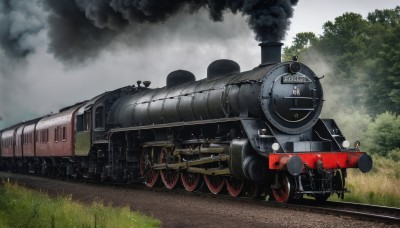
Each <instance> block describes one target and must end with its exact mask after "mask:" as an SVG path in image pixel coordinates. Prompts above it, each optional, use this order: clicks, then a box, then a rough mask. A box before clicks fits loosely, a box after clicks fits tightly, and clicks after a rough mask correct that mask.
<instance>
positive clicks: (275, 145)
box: [272, 143, 281, 151]
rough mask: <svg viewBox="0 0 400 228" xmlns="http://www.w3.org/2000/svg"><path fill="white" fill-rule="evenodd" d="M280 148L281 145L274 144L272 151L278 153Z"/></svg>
mask: <svg viewBox="0 0 400 228" xmlns="http://www.w3.org/2000/svg"><path fill="white" fill-rule="evenodd" d="M280 147H281V146H279V143H273V144H272V150H273V151H278V150H279V148H280Z"/></svg>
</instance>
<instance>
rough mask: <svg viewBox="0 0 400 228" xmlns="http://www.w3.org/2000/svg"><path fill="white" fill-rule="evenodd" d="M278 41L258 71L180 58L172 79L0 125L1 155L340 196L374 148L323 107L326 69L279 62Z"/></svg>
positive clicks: (26, 164)
mask: <svg viewBox="0 0 400 228" xmlns="http://www.w3.org/2000/svg"><path fill="white" fill-rule="evenodd" d="M281 45H282V44H280V43H262V44H260V46H261V49H262V63H261V65H259V66H257V67H256V68H254V69H253V70H251V71H247V72H240V67H239V65H238V64H237V63H236V62H234V61H231V60H217V61H214V62H213V63H211V64H210V65H209V67H208V69H207V78H205V79H202V80H199V81H196V78H195V76H194V75H193V74H192V73H190V72H188V71H184V70H177V71H174V72H172V73H170V74H169V75H168V77H167V83H166V86H165V87H163V88H158V89H150V88H149V85H150V82H148V81H145V82H143V85H142V83H141V82H138V84H137V85H136V86H128V87H124V88H121V89H117V90H115V91H112V92H107V93H104V94H101V95H99V96H97V97H95V98H93V99H92V100H89V101H84V102H81V103H79V104H76V105H73V106H71V107H66V108H64V109H62V110H60V113H58V114H55V115H51V116H47V117H43V118H38V119H36V120H32V121H29V122H24V123H20V124H17V125H15V126H13V127H10V128H8V129H5V130H2V131H1V133H2V141H1V142H2V145H1V149H2V150H1V163H0V164H1V167H2V168H3V169H9V170H10V169H11V170H16V171H22V172H34V173H41V174H48V175H59V176H73V177H77V176H80V177H83V178H101V179H103V180H106V179H110V180H113V181H121V182H129V183H131V182H144V183H145V184H146V185H147V186H148V187H154V186H156V185H158V184H160V183H163V184H164V186H165V187H167V188H169V189H172V188H175V187H176V186H178V185H180V183H182V185H183V186H184V188H185V189H186V190H187V191H195V190H196V189H198V188H199V186H200V185H201V183H202V182H203V181H204V183H205V184H206V185H207V187H208V189H209V190H210V191H211V192H212V193H214V194H218V193H220V192H221V191H223V190H224V189H225V186H226V189H227V191H228V192H229V194H231V195H232V196H238V195H240V194H248V195H252V196H260V195H262V194H269V193H271V194H272V195H273V196H274V198H275V199H276V200H277V201H278V202H282V203H283V202H287V201H288V200H291V199H294V198H300V197H302V196H303V195H304V194H306V195H310V196H313V197H315V198H316V199H317V200H319V201H325V200H326V199H327V198H328V197H329V196H330V195H331V194H333V193H337V194H338V195H339V196H341V197H343V194H344V192H345V191H346V188H345V178H346V169H347V168H356V167H358V168H359V169H360V170H361V171H362V172H368V171H369V170H370V169H371V168H372V159H371V157H370V156H368V155H367V154H365V153H363V152H360V150H359V143H358V142H357V143H356V144H355V146H354V148H352V149H350V148H349V147H350V143H349V142H348V141H347V140H345V138H344V136H343V135H342V134H341V132H340V130H339V128H338V126H337V125H336V123H335V121H334V120H332V119H320V118H319V115H320V113H321V110H322V105H323V90H322V87H321V83H320V78H319V77H317V76H316V75H315V73H314V72H313V71H312V70H311V69H310V68H309V67H307V66H306V65H304V64H302V63H300V62H298V61H297V60H296V59H294V60H293V61H289V62H281ZM53 133H54V134H53ZM18 137H20V138H22V139H19V138H18ZM61 143H65V145H66V146H63V147H62V146H60V144H61Z"/></svg>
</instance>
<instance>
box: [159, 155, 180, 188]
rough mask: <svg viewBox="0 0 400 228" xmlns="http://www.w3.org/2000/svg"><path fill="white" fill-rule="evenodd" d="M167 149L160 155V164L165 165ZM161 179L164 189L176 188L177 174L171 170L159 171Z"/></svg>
mask: <svg viewBox="0 0 400 228" xmlns="http://www.w3.org/2000/svg"><path fill="white" fill-rule="evenodd" d="M167 153H168V151H167V149H166V148H163V149H162V150H161V154H160V163H166V160H167V159H166V157H167ZM161 179H162V182H163V183H164V185H165V187H166V188H168V189H173V188H175V187H176V185H177V184H178V181H179V172H178V171H177V170H173V169H163V170H161Z"/></svg>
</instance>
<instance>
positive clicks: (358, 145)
mask: <svg viewBox="0 0 400 228" xmlns="http://www.w3.org/2000/svg"><path fill="white" fill-rule="evenodd" d="M360 146H361V142H360V141H356V142H355V143H354V148H356V149H358V148H360Z"/></svg>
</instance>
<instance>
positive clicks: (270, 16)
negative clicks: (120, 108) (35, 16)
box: [43, 0, 298, 62]
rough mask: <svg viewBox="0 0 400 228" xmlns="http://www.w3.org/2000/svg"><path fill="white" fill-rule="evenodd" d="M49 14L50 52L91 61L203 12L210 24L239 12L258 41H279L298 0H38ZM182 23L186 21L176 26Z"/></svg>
mask: <svg viewBox="0 0 400 228" xmlns="http://www.w3.org/2000/svg"><path fill="white" fill-rule="evenodd" d="M43 1H44V4H45V7H46V9H47V10H48V11H49V17H48V23H49V37H50V44H49V50H50V51H51V52H53V53H54V54H55V56H56V57H57V58H59V59H60V60H62V61H72V62H81V61H82V60H85V59H87V58H91V57H95V56H97V55H98V54H99V52H100V51H101V50H102V49H104V48H105V47H107V46H108V45H109V44H111V43H112V42H113V41H114V40H115V38H116V37H117V36H118V35H119V34H121V33H124V32H126V31H129V32H130V33H131V34H132V31H134V33H133V36H135V37H132V39H137V37H141V38H142V39H146V38H147V37H145V36H144V35H145V34H147V35H149V36H163V34H161V33H156V34H149V33H148V28H149V25H150V24H158V25H159V26H162V25H163V24H162V23H163V22H165V21H167V20H168V19H170V18H171V17H173V16H175V15H177V14H179V13H186V14H187V15H190V14H193V13H197V12H198V11H199V10H203V9H208V11H209V17H210V19H211V20H213V21H222V20H223V19H224V13H226V12H231V13H238V12H240V13H242V14H243V15H244V16H246V17H247V22H248V24H249V26H250V28H251V29H252V30H253V31H254V32H255V35H256V39H257V40H258V41H280V40H282V39H283V38H284V36H285V32H286V29H287V27H288V26H289V24H290V21H289V19H290V18H291V17H292V16H293V6H294V5H296V4H297V2H298V0H268V1H265V0H169V1H167V0H57V1H54V0H43ZM180 23H185V20H183V21H180Z"/></svg>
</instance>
